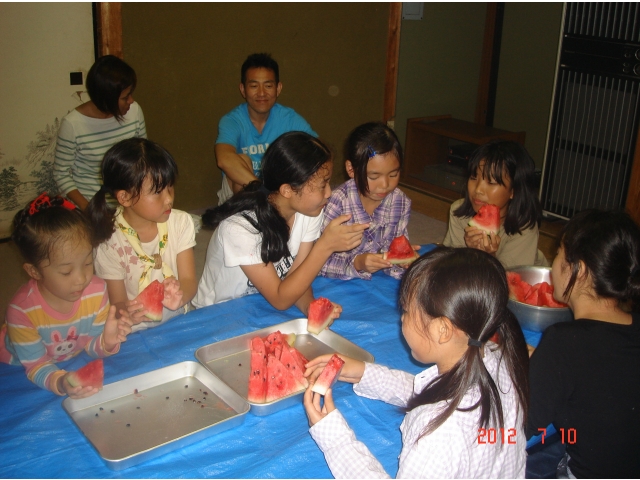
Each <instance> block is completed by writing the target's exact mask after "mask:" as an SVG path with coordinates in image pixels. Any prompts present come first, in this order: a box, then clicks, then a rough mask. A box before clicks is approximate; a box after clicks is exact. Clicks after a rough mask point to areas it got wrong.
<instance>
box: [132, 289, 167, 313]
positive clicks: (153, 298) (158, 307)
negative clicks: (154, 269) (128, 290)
mask: <svg viewBox="0 0 640 480" xmlns="http://www.w3.org/2000/svg"><path fill="white" fill-rule="evenodd" d="M135 300H136V301H137V302H139V303H141V304H142V306H143V308H145V309H146V310H147V313H146V314H145V317H147V318H148V319H150V320H153V321H156V322H158V321H160V320H162V301H163V300H164V285H163V284H162V283H160V282H159V281H158V280H154V281H153V282H151V283H150V284H149V285H147V287H146V288H145V289H144V290H142V292H140V295H138V296H137V297H136V298H135Z"/></svg>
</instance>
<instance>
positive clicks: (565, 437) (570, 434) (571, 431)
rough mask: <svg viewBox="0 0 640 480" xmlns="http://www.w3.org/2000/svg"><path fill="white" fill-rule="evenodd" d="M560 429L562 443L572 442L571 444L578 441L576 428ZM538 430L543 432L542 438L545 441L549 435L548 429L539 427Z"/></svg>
mask: <svg viewBox="0 0 640 480" xmlns="http://www.w3.org/2000/svg"><path fill="white" fill-rule="evenodd" d="M558 430H559V432H560V443H570V444H571V445H573V444H575V443H576V440H577V438H578V435H577V433H576V429H575V428H559V429H558ZM538 431H539V432H541V437H540V440H541V442H542V443H544V439H545V437H546V436H547V429H546V428H539V429H538Z"/></svg>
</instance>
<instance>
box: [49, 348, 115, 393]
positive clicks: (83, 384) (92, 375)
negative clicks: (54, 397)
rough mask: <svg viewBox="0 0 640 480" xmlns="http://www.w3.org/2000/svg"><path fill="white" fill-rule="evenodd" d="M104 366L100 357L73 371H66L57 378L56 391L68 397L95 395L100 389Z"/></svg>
mask: <svg viewBox="0 0 640 480" xmlns="http://www.w3.org/2000/svg"><path fill="white" fill-rule="evenodd" d="M103 382H104V366H103V361H102V359H101V358H99V359H97V360H93V361H92V362H89V363H88V364H86V365H85V366H84V367H82V368H80V369H78V370H76V371H75V372H67V373H66V374H65V375H64V376H62V377H59V378H58V384H57V387H58V391H60V392H64V393H66V394H67V395H69V398H73V399H80V398H87V397H90V396H91V395H95V394H96V393H98V392H99V391H100V390H101V389H102V384H103Z"/></svg>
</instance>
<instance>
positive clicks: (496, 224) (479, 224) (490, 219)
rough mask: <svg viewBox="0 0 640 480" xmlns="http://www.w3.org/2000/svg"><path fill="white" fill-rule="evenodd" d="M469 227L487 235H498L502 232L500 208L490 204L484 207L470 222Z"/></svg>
mask: <svg viewBox="0 0 640 480" xmlns="http://www.w3.org/2000/svg"><path fill="white" fill-rule="evenodd" d="M469 225H470V226H472V227H476V228H479V229H480V230H482V231H484V232H486V233H487V234H489V233H491V232H493V233H495V234H496V235H497V234H498V232H499V231H500V208H499V207H498V206H497V205H492V204H489V203H487V204H484V205H482V206H481V207H480V210H478V213H476V214H475V215H474V216H473V218H472V219H471V220H470V221H469Z"/></svg>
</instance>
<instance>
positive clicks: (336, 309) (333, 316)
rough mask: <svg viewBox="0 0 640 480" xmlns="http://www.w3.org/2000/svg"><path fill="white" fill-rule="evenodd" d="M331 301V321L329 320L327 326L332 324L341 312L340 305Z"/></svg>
mask: <svg viewBox="0 0 640 480" xmlns="http://www.w3.org/2000/svg"><path fill="white" fill-rule="evenodd" d="M331 303H333V312H331V322H329V325H327V328H329V327H330V326H331V325H333V321H334V320H337V319H338V318H340V314H341V313H342V305H338V304H337V303H336V302H331Z"/></svg>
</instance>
